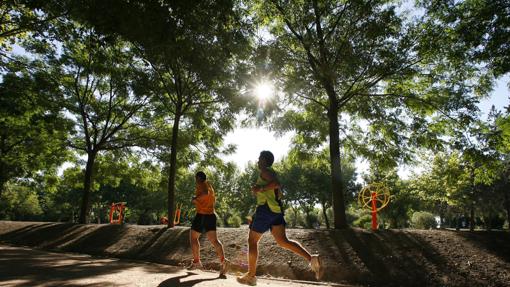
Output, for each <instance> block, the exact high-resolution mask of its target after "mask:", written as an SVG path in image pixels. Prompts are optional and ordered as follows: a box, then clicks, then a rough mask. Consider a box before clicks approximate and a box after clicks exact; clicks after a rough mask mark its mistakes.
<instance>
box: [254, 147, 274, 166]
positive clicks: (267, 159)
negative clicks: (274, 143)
mask: <svg viewBox="0 0 510 287" xmlns="http://www.w3.org/2000/svg"><path fill="white" fill-rule="evenodd" d="M273 162H274V155H273V153H272V152H270V151H268V150H263V151H261V152H260V156H259V161H258V166H259V168H262V167H270V166H272V165H273Z"/></svg>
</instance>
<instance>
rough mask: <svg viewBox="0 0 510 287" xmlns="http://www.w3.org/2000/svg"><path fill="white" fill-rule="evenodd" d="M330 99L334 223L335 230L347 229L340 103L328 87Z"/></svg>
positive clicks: (330, 148)
mask: <svg viewBox="0 0 510 287" xmlns="http://www.w3.org/2000/svg"><path fill="white" fill-rule="evenodd" d="M326 91H327V94H328V97H329V110H328V118H329V157H330V168H331V193H332V195H333V222H334V225H335V229H343V228H347V220H346V217H345V203H344V185H343V182H342V169H341V165H340V132H339V128H340V127H339V125H338V113H339V108H338V101H337V98H336V94H335V91H334V90H333V88H332V87H326Z"/></svg>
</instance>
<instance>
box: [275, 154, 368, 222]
mask: <svg viewBox="0 0 510 287" xmlns="http://www.w3.org/2000/svg"><path fill="white" fill-rule="evenodd" d="M328 158H329V157H328V151H327V150H323V151H321V152H319V153H315V152H307V151H306V150H299V149H298V148H294V149H292V150H291V151H290V152H289V154H288V155H287V157H286V158H284V159H283V160H282V162H281V163H277V164H276V165H275V168H277V169H278V171H279V172H280V173H281V175H280V178H281V179H280V181H281V183H282V184H283V189H284V201H285V202H286V203H287V204H289V205H290V207H291V208H292V209H293V210H294V212H295V213H296V214H297V207H298V206H299V207H301V209H303V210H304V212H305V215H306V216H307V217H308V216H309V212H311V211H312V210H314V207H315V205H316V204H320V205H321V207H322V217H323V218H324V221H325V223H326V227H327V228H330V222H329V218H328V215H327V210H328V208H330V207H331V203H332V200H331V192H330V181H329V179H330V178H331V176H330V170H329V164H328ZM342 176H343V178H345V182H346V187H345V190H346V191H347V192H346V198H345V199H346V203H349V202H352V201H353V199H354V198H355V196H356V193H357V191H359V189H360V188H359V186H358V185H357V184H356V183H355V181H356V172H355V169H354V165H353V163H349V162H347V161H345V162H344V163H343V164H342ZM294 218H295V219H296V216H295V217H294Z"/></svg>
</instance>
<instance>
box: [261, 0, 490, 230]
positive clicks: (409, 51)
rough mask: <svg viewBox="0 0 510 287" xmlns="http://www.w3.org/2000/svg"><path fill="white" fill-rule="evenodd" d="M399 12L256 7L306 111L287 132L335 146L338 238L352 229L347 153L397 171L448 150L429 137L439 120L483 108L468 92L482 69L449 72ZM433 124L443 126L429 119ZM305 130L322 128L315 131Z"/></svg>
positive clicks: (277, 70) (295, 114) (370, 4)
mask: <svg viewBox="0 0 510 287" xmlns="http://www.w3.org/2000/svg"><path fill="white" fill-rule="evenodd" d="M393 4H394V2H391V1H316V0H310V1H299V2H296V1H279V0H271V1H258V2H257V4H256V9H257V12H258V13H259V16H260V18H262V20H263V22H264V24H266V25H267V26H268V27H269V30H270V31H271V33H272V35H273V36H274V40H272V41H270V43H269V44H268V46H269V48H267V50H268V54H269V56H268V58H269V59H270V60H271V64H272V65H273V67H274V68H273V69H272V70H271V71H272V72H273V73H274V75H275V76H277V77H279V78H280V79H281V81H282V86H283V87H284V90H285V92H286V94H287V96H288V98H289V101H290V102H292V103H293V105H294V106H297V107H298V108H299V109H301V111H300V110H295V111H289V112H287V113H286V115H285V116H284V124H283V126H284V127H287V128H288V129H296V130H297V131H298V133H303V134H309V135H311V136H314V137H316V138H317V139H318V140H317V142H319V143H321V142H324V141H325V140H326V139H328V140H329V153H330V169H331V188H332V191H331V192H332V195H333V211H334V222H335V223H334V224H335V228H345V227H346V226H347V222H346V217H345V205H344V200H343V197H344V193H345V189H344V187H345V184H344V179H342V172H341V154H340V147H341V146H342V147H344V148H346V149H351V150H354V151H356V153H357V154H361V155H363V156H365V157H368V158H372V159H373V161H376V162H377V163H378V164H381V165H385V166H386V167H392V166H395V165H396V162H397V161H399V160H403V161H408V160H409V159H410V157H411V156H410V148H409V147H412V146H416V145H429V146H435V145H438V144H440V140H439V139H438V136H437V133H438V132H439V130H440V129H439V128H437V127H435V128H434V129H430V130H429V129H428V127H429V126H433V125H434V124H437V122H438V121H440V118H444V117H445V115H446V116H461V115H460V114H461V112H458V108H459V107H462V108H465V109H466V110H472V109H474V108H475V107H474V104H473V102H474V101H475V99H474V98H473V97H472V95H471V94H470V91H472V87H471V86H469V85H467V82H466V81H467V80H468V79H473V78H475V77H477V76H479V74H476V73H474V72H473V70H474V69H475V67H472V66H469V65H467V64H466V65H463V66H462V67H461V65H457V66H451V69H450V70H448V71H447V70H445V69H444V67H445V66H447V65H449V64H450V63H449V62H444V61H442V58H441V54H440V53H439V52H438V51H437V49H436V48H437V46H434V47H431V45H430V43H431V42H433V40H432V41H431V38H432V39H434V37H435V35H436V34H435V32H436V31H434V30H427V28H428V26H421V25H420V23H413V22H411V21H410V20H408V19H406V18H405V17H404V16H403V15H399V14H398V13H397V9H396V7H395V6H394V5H393ZM452 62H453V61H452ZM440 79H443V80H440ZM459 79H461V80H459ZM480 91H484V90H483V89H482V88H481V89H480ZM302 110H304V111H305V112H304V113H303V112H302ZM462 112H464V110H462ZM451 113H454V115H449V114H451ZM433 115H435V116H436V119H434V120H431V121H428V120H426V119H425V118H426V117H431V116H433ZM300 121H301V122H314V123H315V122H316V123H319V126H314V128H313V129H311V128H310V126H312V125H310V124H308V125H306V124H299V122H300ZM360 122H364V123H366V126H367V127H365V128H363V127H360V125H359V123H360ZM366 131H368V132H366ZM424 131H425V132H424ZM340 132H342V134H343V136H342V137H340Z"/></svg>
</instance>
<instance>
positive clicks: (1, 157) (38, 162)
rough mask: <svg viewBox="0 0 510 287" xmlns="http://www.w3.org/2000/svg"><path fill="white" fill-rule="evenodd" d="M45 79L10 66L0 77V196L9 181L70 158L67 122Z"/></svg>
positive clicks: (39, 74) (28, 70) (25, 67)
mask: <svg viewBox="0 0 510 287" xmlns="http://www.w3.org/2000/svg"><path fill="white" fill-rule="evenodd" d="M24 61H25V62H26V63H27V65H34V66H36V65H37V63H36V62H33V63H29V62H28V61H27V60H24ZM48 77H49V76H48V74H47V73H46V72H42V71H41V72H39V71H36V72H32V71H31V70H30V69H27V66H23V67H17V66H13V67H12V68H9V69H8V71H7V73H5V74H3V76H2V82H1V83H0V94H1V95H2V96H1V97H0V138H1V141H0V195H1V192H2V189H3V185H4V184H5V183H6V182H7V181H8V180H10V179H12V178H14V177H26V176H31V175H33V174H34V173H36V172H38V171H40V170H45V169H46V170H48V169H55V168H56V167H57V166H58V165H60V164H61V163H63V161H64V160H65V159H66V158H67V157H68V156H69V154H68V153H67V152H66V151H65V140H66V139H67V137H68V132H69V131H68V129H69V121H68V120H67V119H65V118H64V116H63V114H62V113H61V108H60V106H59V104H58V103H59V100H60V98H59V97H58V96H55V92H56V87H55V85H53V83H51V81H49V79H48Z"/></svg>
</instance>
